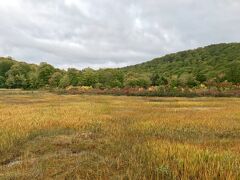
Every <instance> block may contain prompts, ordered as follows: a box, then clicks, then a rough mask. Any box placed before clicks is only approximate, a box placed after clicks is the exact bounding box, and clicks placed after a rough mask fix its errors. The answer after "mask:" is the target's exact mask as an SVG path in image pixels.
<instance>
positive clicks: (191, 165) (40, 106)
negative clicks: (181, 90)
mask: <svg viewBox="0 0 240 180" xmlns="http://www.w3.org/2000/svg"><path fill="white" fill-rule="evenodd" d="M48 178H50V179H51V178H53V179H54V178H55V179H64V178H65V179H240V99H237V98H192V99H189V98H147V97H114V96H85V95H81V96H73V95H68V96H64V95H61V96H60V95H53V94H48V93H43V92H33V93H32V92H22V91H19V93H17V91H13V92H11V91H0V179H48Z"/></svg>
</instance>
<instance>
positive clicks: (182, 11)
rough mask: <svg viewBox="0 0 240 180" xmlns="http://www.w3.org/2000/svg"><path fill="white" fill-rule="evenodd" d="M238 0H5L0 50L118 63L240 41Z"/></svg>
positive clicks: (29, 57)
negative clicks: (213, 44)
mask: <svg viewBox="0 0 240 180" xmlns="http://www.w3.org/2000/svg"><path fill="white" fill-rule="evenodd" d="M239 9H240V2H239V0H202V1H198V0H168V1H165V0H147V1H146V0H121V1H113V0H88V1H84V0H51V1H49V0H41V1H39V0H8V1H5V0H1V1H0V56H12V57H14V58H16V59H23V60H25V61H28V62H33V63H39V62H41V61H47V62H49V63H51V64H53V65H56V66H58V67H62V68H67V67H77V68H84V67H88V66H90V67H94V68H99V67H117V66H125V65H130V64H136V63H139V62H143V61H146V60H150V59H152V58H154V57H157V56H161V55H164V54H167V53H171V52H176V51H179V50H184V49H189V48H196V47H198V46H203V45H208V44H212V43H220V42H237V41H240V33H239V29H240V11H239Z"/></svg>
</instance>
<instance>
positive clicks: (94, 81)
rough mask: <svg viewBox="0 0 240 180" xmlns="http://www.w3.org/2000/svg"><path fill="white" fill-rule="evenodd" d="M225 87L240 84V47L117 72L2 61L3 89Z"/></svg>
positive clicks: (184, 55) (0, 84)
mask: <svg viewBox="0 0 240 180" xmlns="http://www.w3.org/2000/svg"><path fill="white" fill-rule="evenodd" d="M222 83H225V84H226V83H228V86H233V85H239V83H240V43H230V44H217V45H210V46H207V47H204V48H198V49H195V50H188V51H182V52H178V53H174V54H169V55H166V56H164V57H160V58H156V59H153V60H151V61H148V62H146V63H142V64H138V65H134V66H128V67H124V68H116V69H114V68H107V69H99V70H94V69H91V68H86V69H83V70H77V69H74V68H69V69H67V70H61V69H57V68H54V67H53V66H52V65H50V64H47V63H45V62H42V63H40V64H39V65H35V64H27V63H25V62H19V61H17V60H14V59H13V58H11V57H7V58H4V57H2V58H0V88H23V89H40V88H41V89H44V88H52V89H65V88H67V87H69V86H72V87H79V86H85V87H91V88H94V89H113V88H119V89H122V88H145V89H147V88H149V87H168V88H179V87H181V88H197V87H202V86H209V84H222Z"/></svg>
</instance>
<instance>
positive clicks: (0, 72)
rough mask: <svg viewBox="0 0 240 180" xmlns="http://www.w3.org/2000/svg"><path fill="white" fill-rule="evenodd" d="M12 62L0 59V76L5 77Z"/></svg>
mask: <svg viewBox="0 0 240 180" xmlns="http://www.w3.org/2000/svg"><path fill="white" fill-rule="evenodd" d="M13 64H14V61H12V60H11V59H8V58H0V76H2V77H5V76H6V73H7V72H8V71H9V70H10V68H11V67H12V65H13Z"/></svg>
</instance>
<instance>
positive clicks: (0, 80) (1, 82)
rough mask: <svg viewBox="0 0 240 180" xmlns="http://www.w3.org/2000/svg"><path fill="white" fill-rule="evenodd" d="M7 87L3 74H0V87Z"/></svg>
mask: <svg viewBox="0 0 240 180" xmlns="http://www.w3.org/2000/svg"><path fill="white" fill-rule="evenodd" d="M4 87H5V78H4V77H3V76H0V88H4Z"/></svg>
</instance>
